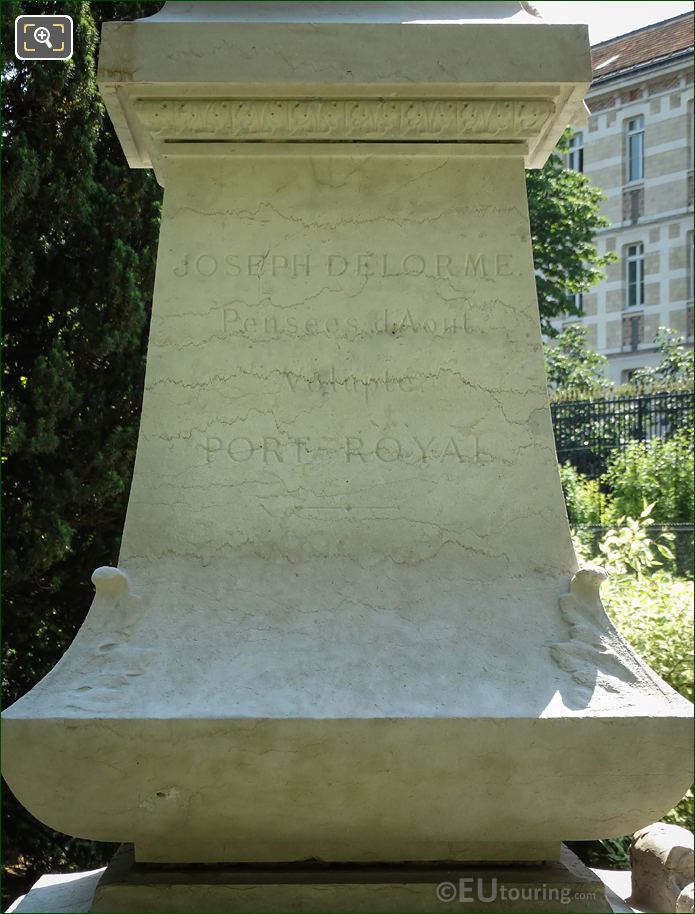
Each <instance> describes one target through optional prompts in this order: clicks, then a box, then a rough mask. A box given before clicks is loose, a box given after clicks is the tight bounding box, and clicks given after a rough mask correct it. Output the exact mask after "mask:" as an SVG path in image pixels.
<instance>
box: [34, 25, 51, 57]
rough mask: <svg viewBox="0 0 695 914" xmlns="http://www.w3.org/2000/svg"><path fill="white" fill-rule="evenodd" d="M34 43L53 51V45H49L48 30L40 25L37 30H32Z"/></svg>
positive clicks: (49, 36)
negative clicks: (43, 45)
mask: <svg viewBox="0 0 695 914" xmlns="http://www.w3.org/2000/svg"><path fill="white" fill-rule="evenodd" d="M34 41H36V42H38V44H45V45H46V47H47V48H50V49H51V51H52V50H53V45H52V44H51V33H50V32H49V31H48V29H47V28H46V27H45V26H43V25H40V26H39V27H38V28H37V29H34Z"/></svg>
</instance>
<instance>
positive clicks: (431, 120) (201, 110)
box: [133, 98, 555, 142]
mask: <svg viewBox="0 0 695 914" xmlns="http://www.w3.org/2000/svg"><path fill="white" fill-rule="evenodd" d="M133 110H134V113H135V115H136V117H137V119H138V120H139V122H140V124H141V125H142V127H143V128H144V130H145V132H146V133H149V134H150V135H151V136H152V137H153V138H154V139H155V140H156V141H159V142H161V141H165V142H167V141H168V142H177V141H178V142H186V141H191V140H198V141H201V140H210V141H217V142H220V141H222V142H224V141H225V140H227V141H229V142H243V141H253V140H270V141H277V142H282V141H292V140H295V141H307V142H311V141H317V140H328V141H340V140H346V141H356V140H363V141H364V140H382V141H413V140H421V141H425V140H439V141H450V142H457V141H458V142H475V141H480V140H496V141H498V142H515V141H516V142H519V141H523V140H526V139H529V138H533V137H536V136H538V134H539V133H541V131H542V130H543V128H544V127H545V125H546V124H547V123H548V122H549V120H550V119H551V118H552V117H553V115H554V114H555V105H554V104H553V103H552V102H550V101H548V100H544V99H530V100H528V99H523V100H522V99H492V100H482V99H443V100H432V99H384V100H380V99H327V100H314V99H273V100H270V99H257V98H256V99H235V98H229V99H220V98H216V99H187V100H177V99H142V98H141V99H136V100H135V101H134V103H133Z"/></svg>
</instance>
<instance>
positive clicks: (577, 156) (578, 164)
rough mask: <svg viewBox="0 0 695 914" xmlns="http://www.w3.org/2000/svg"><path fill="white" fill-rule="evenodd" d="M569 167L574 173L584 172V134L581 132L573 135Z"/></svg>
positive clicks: (568, 157)
mask: <svg viewBox="0 0 695 914" xmlns="http://www.w3.org/2000/svg"><path fill="white" fill-rule="evenodd" d="M567 167H568V168H571V169H572V171H584V134H583V133H582V131H581V130H577V132H576V133H573V134H572V138H571V139H570V146H569V152H568V153H567Z"/></svg>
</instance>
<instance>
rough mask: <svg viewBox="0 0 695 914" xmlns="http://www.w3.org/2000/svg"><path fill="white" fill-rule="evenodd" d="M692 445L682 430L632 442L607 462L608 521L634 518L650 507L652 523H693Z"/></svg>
mask: <svg viewBox="0 0 695 914" xmlns="http://www.w3.org/2000/svg"><path fill="white" fill-rule="evenodd" d="M693 469H694V467H693V441H692V437H691V434H690V432H689V431H688V430H686V429H683V430H681V431H679V432H677V433H676V434H675V435H673V437H671V438H653V439H652V440H651V441H632V442H630V443H629V444H628V445H627V447H626V448H625V449H624V450H623V451H620V452H616V454H615V455H614V456H613V457H612V458H611V460H610V461H609V464H608V469H607V471H606V474H605V477H604V483H605V485H606V486H607V487H608V489H609V491H610V495H609V497H608V505H607V509H608V518H609V520H610V522H611V523H612V524H614V525H616V526H617V525H618V522H617V519H618V518H619V517H625V516H632V517H636V516H637V515H639V513H640V512H641V510H642V506H643V504H644V502H649V503H651V504H653V512H652V513H651V514H650V517H651V519H652V522H653V523H659V524H674V523H690V524H691V523H693Z"/></svg>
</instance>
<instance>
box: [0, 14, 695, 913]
mask: <svg viewBox="0 0 695 914" xmlns="http://www.w3.org/2000/svg"><path fill="white" fill-rule="evenodd" d="M590 79H591V66H590V56H589V45H588V39H587V31H586V28H585V27H584V26H553V25H546V24H543V23H542V22H540V21H539V20H537V19H536V18H535V17H534V16H532V15H531V14H530V13H528V12H527V11H525V10H524V9H522V7H521V5H520V4H518V3H514V2H489V3H484V4H476V3H465V2H463V3H459V2H443V3H422V4H420V3H408V2H404V3H392V2H385V3H381V2H369V3H359V2H354V3H350V2H348V3H333V2H330V3H321V2H318V3H310V4H303V3H293V2H290V3H282V2H281V3H272V2H271V3H211V4H208V3H197V4H196V3H193V4H189V3H168V4H166V6H165V8H164V9H163V10H162V12H161V13H158V14H157V15H156V16H154V17H151V18H150V19H146V20H140V21H137V22H131V23H110V24H107V25H105V26H104V35H103V41H102V47H101V54H100V65H99V83H100V86H101V89H102V92H103V94H104V98H105V100H106V103H107V106H108V109H109V113H110V115H111V117H112V119H113V121H114V124H115V125H116V129H117V131H118V135H119V138H120V139H121V142H122V144H123V147H124V149H125V151H126V153H127V155H128V158H129V161H130V162H131V164H132V165H133V166H134V167H145V168H149V167H152V168H153V169H154V170H155V173H156V175H157V178H158V180H159V181H160V182H161V183H162V185H163V186H164V187H165V194H164V208H163V215H162V227H161V234H160V242H159V250H158V261H157V277H156V284H155V294H154V303H153V312H152V321H151V329H150V340H149V349H148V364H147V375H146V382H145V396H144V402H143V409H142V418H141V425H140V437H139V443H138V452H137V459H136V464H135V470H134V475H133V482H132V488H131V494H130V500H129V505H128V513H127V518H126V523H125V529H124V533H123V539H122V546H121V553H120V557H119V563H118V568H109V567H106V568H101V569H98V570H97V571H96V572H95V574H94V577H93V581H94V584H95V588H96V595H95V598H94V603H93V605H92V608H91V609H90V611H89V614H88V616H87V619H86V621H85V623H84V625H83V627H82V628H81V630H80V632H79V633H78V635H77V637H76V638H75V641H74V642H73V644H72V645H71V646H70V648H69V650H68V651H67V653H66V655H65V656H64V657H63V659H62V660H61V661H60V663H59V664H58V665H57V666H56V667H55V669H54V670H53V671H52V672H51V673H50V674H49V675H48V676H46V678H45V679H44V680H43V681H42V682H40V683H39V684H38V685H37V686H36V687H35V688H34V689H33V690H32V691H31V692H30V693H29V694H28V695H26V696H24V697H23V698H21V699H20V700H19V701H18V702H17V703H16V704H15V705H13V706H12V707H11V708H9V709H8V710H7V711H6V712H5V715H4V720H3V726H4V728H5V739H4V740H3V753H4V761H3V771H4V774H5V777H6V778H7V781H8V783H9V784H10V785H11V787H12V789H13V791H14V792H15V793H16V795H17V796H18V798H19V799H20V800H21V801H22V802H23V803H24V804H25V805H26V806H27V808H28V809H30V810H31V811H32V812H33V813H34V814H35V815H36V816H37V817H38V818H39V819H41V820H42V821H44V822H46V823H47V824H49V825H51V826H52V827H54V828H56V829H59V830H62V831H65V832H67V833H70V834H74V835H79V836H83V837H89V838H93V839H97V840H104V841H117V842H122V843H131V844H133V845H134V849H135V850H134V853H135V859H136V860H137V861H138V863H141V864H148V865H150V866H152V865H162V866H169V867H170V866H173V865H176V864H181V865H191V864H196V863H199V864H225V863H227V864H234V865H236V866H239V865H241V864H248V865H250V866H253V867H258V866H260V865H268V866H269V867H271V868H273V869H272V872H273V873H275V874H277V873H280V872H284V871H283V870H281V869H278V867H281V865H283V864H291V865H293V866H298V865H301V864H300V863H298V861H305V860H317V861H321V862H322V863H324V864H326V865H329V864H339V865H343V866H347V865H348V863H349V865H351V866H355V865H357V864H365V865H373V866H374V867H383V866H392V865H393V866H399V865H401V864H402V863H403V862H404V861H408V862H409V866H410V865H411V864H412V866H413V867H415V869H412V870H409V871H408V872H410V873H411V875H412V874H417V873H423V872H428V867H430V866H434V865H435V864H433V863H432V862H433V861H441V860H444V861H455V862H456V863H462V862H464V861H471V863H473V864H476V865H477V863H478V862H479V861H481V860H483V861H486V862H487V864H488V865H490V866H493V865H497V864H501V863H520V862H527V863H537V862H538V861H548V860H553V859H555V860H557V859H559V856H560V842H561V841H563V840H586V839H592V838H595V837H602V836H609V835H616V834H626V833H629V832H633V831H634V830H635V829H637V828H639V827H640V826H642V825H645V824H647V823H648V822H651V821H653V820H654V819H658V818H659V817H660V816H661V815H663V814H664V813H665V812H666V811H668V809H669V808H671V807H672V806H673V805H674V804H675V803H676V802H677V801H678V800H679V799H680V797H681V796H682V795H683V793H684V792H685V790H686V789H687V787H688V785H689V783H690V755H691V751H692V739H691V730H692V719H691V710H692V709H691V706H690V705H689V704H688V702H686V701H685V700H684V699H682V698H681V697H680V696H678V695H676V694H675V693H674V692H673V691H672V690H671V689H670V688H669V687H668V686H667V685H666V684H665V683H663V682H662V681H661V680H660V679H659V678H658V677H657V676H656V675H655V674H654V673H653V672H652V671H651V670H650V669H649V668H648V667H647V666H646V665H645V664H644V663H643V662H642V661H641V660H640V659H639V658H638V657H636V656H635V655H634V653H633V652H632V651H631V650H630V648H629V647H628V646H627V645H626V644H625V642H624V641H623V640H622V638H621V637H620V635H619V634H618V632H617V631H616V630H615V628H614V627H613V625H612V624H611V622H610V620H609V619H608V618H607V616H606V614H605V612H604V610H603V607H602V605H601V600H600V595H599V588H600V584H601V581H602V579H603V573H602V572H601V571H600V570H597V569H581V570H580V569H578V567H577V562H576V558H575V555H574V552H573V549H572V543H571V537H570V531H569V527H568V523H567V516H566V513H565V509H564V504H563V499H562V491H561V486H560V480H559V474H558V470H557V461H556V454H555V448H554V441H553V434H552V427H551V422H550V410H549V405H548V398H547V391H546V379H545V372H544V364H543V354H542V347H541V339H540V326H539V315H538V303H537V301H536V293H535V278H534V267H533V258H532V249H531V237H530V227H529V218H528V209H527V199H526V188H525V172H524V168H525V166H531V167H537V166H540V165H542V164H543V162H544V161H545V159H546V158H547V155H548V154H549V152H550V150H551V149H552V148H553V147H554V145H555V143H556V142H557V139H558V137H559V136H560V134H561V133H562V130H563V128H564V127H565V125H566V124H567V123H570V122H572V121H575V122H576V118H577V112H578V110H579V109H580V108H581V103H582V102H581V100H582V97H583V93H584V91H585V89H586V87H587V86H588V84H589V82H590ZM558 243H561V239H558ZM452 865H453V864H452ZM544 865H545V864H544ZM418 868H422V869H418ZM551 870H552V866H551ZM141 872H144V871H142V870H138V869H134V870H133V871H132V873H133V874H135V875H134V876H133V878H136V877H137V874H138V873H141ZM147 872H149V873H152V872H153V871H152V870H147ZM169 872H173V871H169ZM191 872H192V871H191V870H188V869H186V870H185V873H186V874H187V876H186V878H188V876H190V873H191ZM206 872H208V871H206ZM210 872H211V871H210ZM254 872H256V871H254ZM287 872H288V873H289V872H290V870H287ZM291 872H296V870H294V869H293V870H292V871H291ZM331 872H333V871H331ZM335 872H338V870H336V871H335ZM340 872H343V873H345V872H346V870H344V869H343V870H341V871H340ZM355 872H357V871H355ZM361 872H362V871H361V870H360V873H361ZM380 872H381V871H380ZM384 872H386V871H384ZM393 872H395V871H393ZM398 872H399V873H400V872H403V871H402V870H398ZM452 872H454V870H452ZM505 872H510V873H513V876H512V877H511V878H512V879H516V878H521V874H523V873H524V872H526V874H527V875H528V871H527V870H524V869H523V868H515V869H513V870H509V871H505ZM556 872H559V871H557V870H556ZM563 872H564V871H563ZM205 878H207V876H206V877H205ZM272 878H279V877H277V876H275V875H274V876H272ZM287 878H288V879H289V877H287ZM374 878H375V879H376V880H377V881H376V883H375V882H365V880H364V879H363V877H362V876H361V875H355V876H354V881H352V882H351V881H349V880H348V881H347V882H343V883H340V884H337V885H339V886H342V887H340V888H335V887H334V884H333V883H331V884H330V885H331V887H330V888H325V886H324V887H319V883H318V882H316V881H314V882H311V883H309V884H307V885H306V886H302V888H301V889H300V888H299V887H298V885H299V884H298V883H297V882H296V881H295V882H292V881H291V880H289V881H286V882H285V883H283V888H282V891H283V893H284V896H283V897H285V898H286V899H287V905H290V907H289V908H288V910H302V909H304V910H306V909H307V907H308V908H310V909H312V910H313V909H315V908H314V903H315V902H316V903H318V898H319V896H320V895H321V894H322V893H324V894H325V893H329V895H330V893H333V895H332V896H330V904H331V905H333V907H332V908H328V909H329V910H348V909H349V910H362V911H367V910H371V908H370V906H371V905H372V904H373V902H374V897H375V894H383V897H384V898H385V899H392V898H393V897H395V896H393V894H392V893H393V891H394V890H393V885H394V883H393V882H389V879H393V878H396V877H394V876H393V874H392V873H391V871H389V872H386V874H385V875H384V874H381V875H377V874H375V876H374ZM398 878H401V877H400V876H399V877H398ZM409 878H410V877H409ZM429 878H430V877H429V875H428V876H427V879H428V880H429ZM562 878H563V879H564V878H565V876H564V875H563V876H562ZM241 879H242V881H241V882H240V883H238V885H243V886H249V887H251V886H255V888H244V889H243V890H242V889H238V890H237V889H235V888H231V889H230V887H229V886H230V884H229V876H228V873H227V871H226V870H225V875H224V876H223V877H222V883H221V884H223V885H224V886H225V889H224V891H235V892H237V893H238V896H239V902H238V903H239V904H240V905H241V907H239V908H238V910H261V909H262V907H263V906H264V905H266V904H272V906H273V907H277V904H278V899H277V896H275V897H273V898H272V899H271V895H272V892H277V891H279V888H278V887H277V886H276V885H275V883H273V885H274V886H275V888H273V889H272V891H271V889H269V888H268V885H267V884H265V885H264V884H263V882H262V881H261V880H260V879H258V880H256V879H255V876H254V877H253V878H252V877H251V876H250V875H248V874H247V875H245V876H243V877H241ZM414 879H415V881H412V880H411V881H410V882H407V883H406V882H402V883H399V885H400V886H401V887H400V888H399V889H398V892H399V893H400V894H398V897H397V901H395V902H393V904H395V905H396V907H395V908H394V907H388V904H391V903H392V901H391V900H388V901H385V902H384V904H385V905H386V906H385V907H384V908H383V910H384V911H389V910H396V909H397V910H405V909H404V908H403V905H404V903H405V901H404V899H405V897H406V896H407V894H408V893H410V894H411V895H412V894H413V893H414V894H415V895H417V899H416V901H415V902H414V904H415V906H414V907H413V908H412V910H414V911H415V910H431V909H432V908H431V903H432V897H431V889H430V885H431V883H430V882H428V881H426V882H424V883H423V882H418V881H417V880H418V879H420V876H417V875H415V876H414ZM244 880H246V881H245V882H244ZM254 880H255V881H254ZM379 880H382V881H381V882H379ZM124 884H125V883H124ZM109 885H110V883H109V880H108V879H107V880H106V881H105V882H104V883H103V886H102V890H103V894H102V895H100V896H99V897H98V898H97V904H106V901H104V898H105V897H106V893H107V892H108V891H110V889H109ZM195 885H197V888H196V887H195ZM277 885H279V883H278V884H277ZM365 885H369V886H370V888H369V889H368V890H367V889H365V888H364V886H365ZM423 885H424V886H426V888H424V889H420V888H417V889H416V888H413V886H423ZM355 886H358V887H361V888H360V889H359V891H360V892H362V894H361V895H355V894H354V893H355V892H356V891H357V889H356V888H355ZM375 886H377V887H376V888H375ZM406 886H407V887H408V888H406ZM150 890H151V887H150V888H148V887H147V886H146V885H142V886H139V887H137V891H138V892H142V893H145V894H146V893H147V892H148V891H150ZM304 890H306V891H304ZM310 890H311V891H312V892H313V891H315V892H316V898H312V899H310V900H307V897H306V892H309V891H310ZM113 891H117V888H116V886H115V885H114V888H113ZM133 891H135V886H134V887H133ZM216 891H217V889H214V891H213V889H212V888H209V887H207V883H200V884H197V883H190V885H189V887H188V888H186V889H184V887H183V886H182V887H181V888H180V890H179V893H180V896H181V897H182V898H183V897H185V896H187V897H188V898H189V900H188V901H186V902H181V903H182V904H185V905H188V906H189V907H183V908H179V910H196V911H201V910H206V909H205V908H204V907H202V904H203V902H202V901H201V900H200V899H202V898H205V897H208V896H209V894H210V892H212V893H213V895H214V892H216ZM187 893H188V894H187ZM264 893H266V894H264ZM268 893H270V895H269V894H268ZM336 893H337V894H336ZM341 893H342V894H341ZM350 893H353V894H350ZM423 893H424V894H423ZM155 894H156V892H155ZM425 895H427V896H428V897H427V898H426V899H425ZM143 897H144V896H143ZM252 897H253V899H254V900H249V901H248V904H249V905H250V907H246V908H245V907H243V904H244V900H243V899H244V898H247V899H251V898H252ZM302 899H303V900H302ZM221 903H222V902H220V901H219V899H218V900H216V901H215V902H214V904H221ZM236 903H237V902H236V901H235V904H236ZM109 904H110V902H109ZM327 904H328V902H327ZM336 904H338V905H343V906H344V907H343V908H342V909H341V908H340V907H338V908H336V907H335V905H336ZM552 904H555V902H552ZM292 905H295V907H292ZM417 905H421V907H418V906H417ZM302 906H304V907H302ZM136 908H137V909H138V910H147V909H146V908H143V901H142V900H139V901H137V902H136ZM222 909H224V908H222ZM100 910H104V908H103V907H102V908H100ZM150 910H153V911H154V910H161V908H156V907H152V908H150ZM209 910H219V908H215V907H211V908H209ZM375 910H377V909H375ZM488 910H493V908H488ZM500 910H506V908H501V909H500ZM539 910H546V909H543V908H539ZM578 910H585V909H583V908H578ZM591 910H600V909H596V908H592V909H591Z"/></svg>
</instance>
